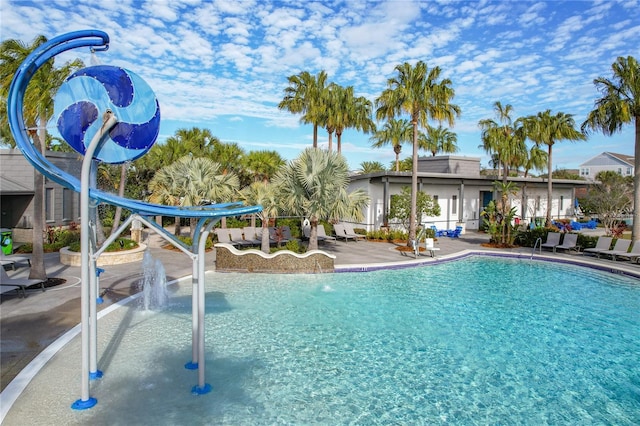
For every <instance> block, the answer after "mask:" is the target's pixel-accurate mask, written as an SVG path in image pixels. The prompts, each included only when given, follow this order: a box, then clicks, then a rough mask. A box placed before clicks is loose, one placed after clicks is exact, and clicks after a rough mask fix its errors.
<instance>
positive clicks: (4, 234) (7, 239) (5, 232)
mask: <svg viewBox="0 0 640 426" xmlns="http://www.w3.org/2000/svg"><path fill="white" fill-rule="evenodd" d="M0 245H2V253H4V254H13V233H12V232H11V229H9V228H0Z"/></svg>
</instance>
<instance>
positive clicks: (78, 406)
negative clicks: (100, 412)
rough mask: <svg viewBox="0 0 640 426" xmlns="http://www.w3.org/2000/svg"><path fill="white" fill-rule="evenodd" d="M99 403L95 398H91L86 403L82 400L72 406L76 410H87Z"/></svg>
mask: <svg viewBox="0 0 640 426" xmlns="http://www.w3.org/2000/svg"><path fill="white" fill-rule="evenodd" d="M97 403H98V400H97V399H95V398H89V399H87V400H86V401H83V400H81V399H79V400H77V401H76V402H74V403H73V404H71V408H73V409H74V410H87V409H89V408H91V407H93V406H94V405H96V404H97Z"/></svg>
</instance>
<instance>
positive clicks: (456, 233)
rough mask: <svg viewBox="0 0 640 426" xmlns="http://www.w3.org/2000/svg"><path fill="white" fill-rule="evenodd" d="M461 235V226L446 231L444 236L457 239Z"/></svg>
mask: <svg viewBox="0 0 640 426" xmlns="http://www.w3.org/2000/svg"><path fill="white" fill-rule="evenodd" d="M460 234H462V226H456V229H450V230H448V231H446V234H445V235H446V236H447V237H450V238H459V237H460Z"/></svg>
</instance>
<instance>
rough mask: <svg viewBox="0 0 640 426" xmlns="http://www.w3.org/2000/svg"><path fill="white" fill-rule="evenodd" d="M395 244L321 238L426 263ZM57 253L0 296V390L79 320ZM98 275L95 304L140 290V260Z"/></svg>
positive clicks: (183, 272)
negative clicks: (39, 275)
mask: <svg viewBox="0 0 640 426" xmlns="http://www.w3.org/2000/svg"><path fill="white" fill-rule="evenodd" d="M488 240H489V237H488V236H487V235H486V234H481V233H475V232H469V231H467V232H466V233H465V235H462V236H461V237H460V238H455V239H454V238H446V237H441V238H439V239H438V240H437V243H436V247H438V248H440V250H439V251H438V252H436V253H437V258H446V257H451V256H455V254H456V253H464V252H466V251H470V250H471V251H486V250H488V249H486V248H484V247H482V246H481V244H482V243H485V242H488ZM145 242H146V243H148V245H149V250H150V251H151V254H152V255H153V257H154V258H156V259H160V260H161V261H162V263H163V265H164V267H165V270H166V273H167V280H168V281H172V280H175V279H179V278H182V277H185V276H189V275H191V273H192V265H191V262H190V261H189V260H188V258H187V256H186V255H185V254H183V253H180V252H176V251H171V250H167V249H163V248H162V247H161V246H162V245H163V244H164V242H163V240H162V239H161V238H159V237H158V236H156V235H152V236H151V237H149V238H147V239H146V241H145ZM396 247H397V246H396V245H395V244H391V243H381V242H367V241H359V242H353V241H349V242H343V241H340V242H337V243H335V244H334V243H330V242H328V243H324V244H321V246H320V248H321V249H322V250H325V251H327V252H329V253H332V254H334V255H336V261H335V265H336V270H337V271H339V270H368V269H376V268H378V267H396V266H398V267H399V266H405V265H406V264H415V263H422V262H430V261H432V260H434V259H432V258H431V257H430V256H428V255H426V254H423V255H421V256H420V257H419V259H415V258H414V256H413V254H412V253H409V254H408V255H406V254H403V253H401V252H400V251H398V250H396ZM504 252H509V253H512V254H520V255H522V256H530V255H531V248H518V249H513V250H505V251H504ZM546 256H548V257H553V258H554V259H563V258H566V259H575V260H586V262H588V263H590V264H596V265H601V266H602V268H604V269H607V268H618V269H621V270H625V271H628V272H630V273H632V274H635V275H638V274H640V266H638V265H631V264H630V263H629V262H612V261H610V260H598V259H595V258H593V257H583V256H582V255H576V254H551V253H549V252H547V253H546ZM59 260H60V258H59V254H58V253H51V254H46V255H45V263H46V268H47V275H48V276H49V277H60V278H64V279H66V283H65V284H63V285H61V286H58V287H53V288H50V289H47V291H45V292H42V291H41V290H30V291H29V292H28V293H27V297H26V298H21V297H18V294H17V293H15V294H14V292H11V293H4V294H2V296H1V297H0V301H1V305H0V333H1V337H2V339H1V347H0V360H1V365H0V369H1V372H2V374H1V379H0V389H4V388H5V387H6V386H7V385H8V384H9V382H10V381H11V380H13V378H14V377H15V376H16V375H17V374H18V373H19V372H20V371H21V370H22V369H23V368H24V367H25V366H26V365H27V364H28V363H29V362H30V361H31V360H32V359H33V358H35V357H36V356H37V355H38V354H39V353H40V352H41V351H42V350H43V349H44V348H46V347H47V346H48V345H49V344H51V343H52V342H54V341H55V340H56V339H57V338H58V337H60V336H61V335H62V334H64V333H65V332H66V331H68V330H69V329H71V328H73V327H74V326H76V325H77V324H78V323H79V322H80V268H79V267H74V266H66V265H62V264H61V263H60V261H59ZM214 260H215V259H214V254H213V253H210V254H208V256H207V259H206V265H207V270H211V271H213V270H215V262H214ZM104 269H105V273H103V274H102V275H101V277H100V288H101V292H102V293H104V295H103V298H104V303H102V304H101V305H98V309H99V310H102V309H105V308H107V307H109V306H111V305H113V304H114V303H116V302H118V301H120V300H122V299H124V298H126V297H128V296H130V295H132V294H135V293H137V292H138V291H139V284H140V282H141V278H142V263H141V262H140V261H138V262H132V263H127V264H121V265H115V266H107V267H105V268H104ZM8 274H9V275H10V276H13V277H26V276H27V275H28V268H24V267H23V268H19V269H18V270H17V271H8Z"/></svg>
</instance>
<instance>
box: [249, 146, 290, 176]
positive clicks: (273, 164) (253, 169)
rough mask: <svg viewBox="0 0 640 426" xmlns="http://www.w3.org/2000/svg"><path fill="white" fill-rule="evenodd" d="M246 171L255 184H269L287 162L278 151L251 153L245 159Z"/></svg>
mask: <svg viewBox="0 0 640 426" xmlns="http://www.w3.org/2000/svg"><path fill="white" fill-rule="evenodd" d="M242 162H243V164H244V168H245V171H246V172H247V173H249V174H250V175H251V176H252V178H253V182H258V181H263V182H268V181H269V180H270V179H271V177H272V176H273V175H275V173H276V172H277V171H278V169H279V168H280V167H282V166H283V165H284V164H285V163H286V162H285V161H284V159H283V158H282V157H281V156H280V154H278V152H277V151H268V150H263V151H249V153H248V154H247V155H245V156H244V158H243V161H242Z"/></svg>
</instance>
